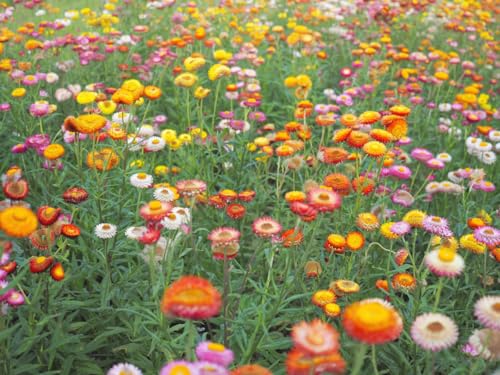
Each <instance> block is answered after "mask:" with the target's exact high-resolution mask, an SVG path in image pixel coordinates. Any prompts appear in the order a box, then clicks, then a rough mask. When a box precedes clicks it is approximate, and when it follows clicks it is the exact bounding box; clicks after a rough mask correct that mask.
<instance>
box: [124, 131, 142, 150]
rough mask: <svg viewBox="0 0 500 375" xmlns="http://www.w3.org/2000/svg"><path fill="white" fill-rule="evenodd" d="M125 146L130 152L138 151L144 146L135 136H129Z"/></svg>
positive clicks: (139, 138)
mask: <svg viewBox="0 0 500 375" xmlns="http://www.w3.org/2000/svg"><path fill="white" fill-rule="evenodd" d="M127 145H128V149H129V150H130V151H140V150H142V146H143V145H144V140H143V139H142V138H141V137H137V136H136V135H135V134H129V135H128V138H127Z"/></svg>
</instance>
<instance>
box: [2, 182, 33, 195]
mask: <svg viewBox="0 0 500 375" xmlns="http://www.w3.org/2000/svg"><path fill="white" fill-rule="evenodd" d="M29 191H30V190H29V187H28V183H27V182H26V180H18V181H11V182H7V183H6V184H5V186H4V187H3V192H4V193H5V196H6V197H7V198H9V199H13V200H21V199H24V198H26V197H27V195H28V193H29Z"/></svg>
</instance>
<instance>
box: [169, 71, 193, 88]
mask: <svg viewBox="0 0 500 375" xmlns="http://www.w3.org/2000/svg"><path fill="white" fill-rule="evenodd" d="M197 81H198V77H197V76H195V75H194V74H193V73H182V74H179V75H178V76H177V77H175V80H174V85H176V86H179V87H185V88H189V87H192V86H193V85H194V84H195V83H196V82H197Z"/></svg>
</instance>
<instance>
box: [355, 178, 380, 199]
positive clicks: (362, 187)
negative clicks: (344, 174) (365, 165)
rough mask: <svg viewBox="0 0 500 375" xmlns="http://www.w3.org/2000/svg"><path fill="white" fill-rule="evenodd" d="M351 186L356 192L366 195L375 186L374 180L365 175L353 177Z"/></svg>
mask: <svg viewBox="0 0 500 375" xmlns="http://www.w3.org/2000/svg"><path fill="white" fill-rule="evenodd" d="M352 188H353V189H354V191H356V192H359V193H362V194H363V195H368V194H370V193H371V192H372V191H373V189H374V188H375V181H373V180H372V179H371V178H368V177H365V176H359V177H356V178H353V180H352Z"/></svg>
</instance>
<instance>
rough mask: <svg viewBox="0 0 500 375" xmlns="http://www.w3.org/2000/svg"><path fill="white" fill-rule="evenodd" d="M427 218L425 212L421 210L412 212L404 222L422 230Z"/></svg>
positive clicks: (408, 213) (404, 218)
mask: <svg viewBox="0 0 500 375" xmlns="http://www.w3.org/2000/svg"><path fill="white" fill-rule="evenodd" d="M425 217H426V214H425V212H423V211H419V210H411V211H408V212H407V213H406V215H405V216H403V221H406V222H407V223H408V224H410V225H411V226H412V227H414V228H421V227H422V224H423V221H424V219H425Z"/></svg>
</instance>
